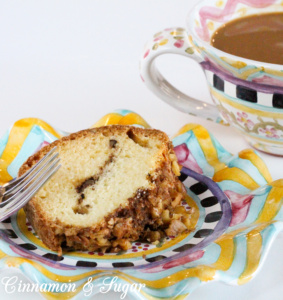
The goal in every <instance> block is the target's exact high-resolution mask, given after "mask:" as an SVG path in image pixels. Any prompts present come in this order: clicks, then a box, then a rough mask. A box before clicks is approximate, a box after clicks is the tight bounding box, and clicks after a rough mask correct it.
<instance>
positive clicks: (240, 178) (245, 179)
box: [213, 167, 259, 190]
mask: <svg viewBox="0 0 283 300" xmlns="http://www.w3.org/2000/svg"><path fill="white" fill-rule="evenodd" d="M223 180H232V181H235V182H238V183H240V184H241V185H243V186H245V187H246V188H248V189H250V190H255V189H257V188H259V185H258V184H257V183H256V182H255V181H254V180H253V178H252V177H251V176H250V175H248V174H247V173H246V172H244V171H243V170H241V169H239V168H237V167H233V168H226V169H223V170H220V171H218V172H217V173H215V174H214V176H213V181H215V182H221V181H223Z"/></svg>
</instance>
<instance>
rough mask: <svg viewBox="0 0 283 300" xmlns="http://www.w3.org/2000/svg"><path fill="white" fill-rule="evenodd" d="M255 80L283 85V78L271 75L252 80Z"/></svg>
mask: <svg viewBox="0 0 283 300" xmlns="http://www.w3.org/2000/svg"><path fill="white" fill-rule="evenodd" d="M252 81H253V82H256V83H261V84H269V85H274V86H282V87H283V80H280V79H277V78H272V77H269V76H266V75H264V76H262V77H258V78H254V79H253V80H252Z"/></svg>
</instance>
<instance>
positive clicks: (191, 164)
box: [174, 143, 203, 174]
mask: <svg viewBox="0 0 283 300" xmlns="http://www.w3.org/2000/svg"><path fill="white" fill-rule="evenodd" d="M174 150H175V153H176V155H177V158H178V162H179V164H181V165H182V166H184V167H186V168H188V169H191V170H193V171H195V172H197V173H199V174H203V171H202V169H201V168H200V167H199V165H198V163H197V161H196V160H195V158H194V157H193V155H192V153H191V152H190V150H189V149H188V147H187V145H186V144H185V143H183V144H181V145H179V146H177V147H175V148H174Z"/></svg>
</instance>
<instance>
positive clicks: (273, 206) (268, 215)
mask: <svg viewBox="0 0 283 300" xmlns="http://www.w3.org/2000/svg"><path fill="white" fill-rule="evenodd" d="M270 185H271V186H272V188H271V190H270V192H269V194H268V196H267V198H266V201H265V203H264V206H263V208H262V210H261V212H260V215H259V216H258V218H257V220H256V223H263V222H269V221H271V220H272V219H273V218H274V217H275V216H276V215H277V214H278V212H279V210H280V209H281V207H282V204H283V179H279V180H276V181H274V182H273V183H271V184H270Z"/></svg>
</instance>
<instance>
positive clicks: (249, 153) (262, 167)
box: [239, 149, 272, 182]
mask: <svg viewBox="0 0 283 300" xmlns="http://www.w3.org/2000/svg"><path fill="white" fill-rule="evenodd" d="M239 157H240V158H242V159H247V160H249V161H250V162H251V163H252V164H253V165H254V166H255V167H256V168H257V169H258V171H259V172H260V174H261V175H262V176H263V177H264V179H265V180H266V181H267V182H271V181H272V177H271V175H270V173H269V170H268V168H267V166H266V164H265V163H264V161H263V160H262V159H261V158H260V157H259V156H258V155H257V154H256V153H255V152H254V150H253V149H245V150H243V151H241V152H239Z"/></svg>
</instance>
